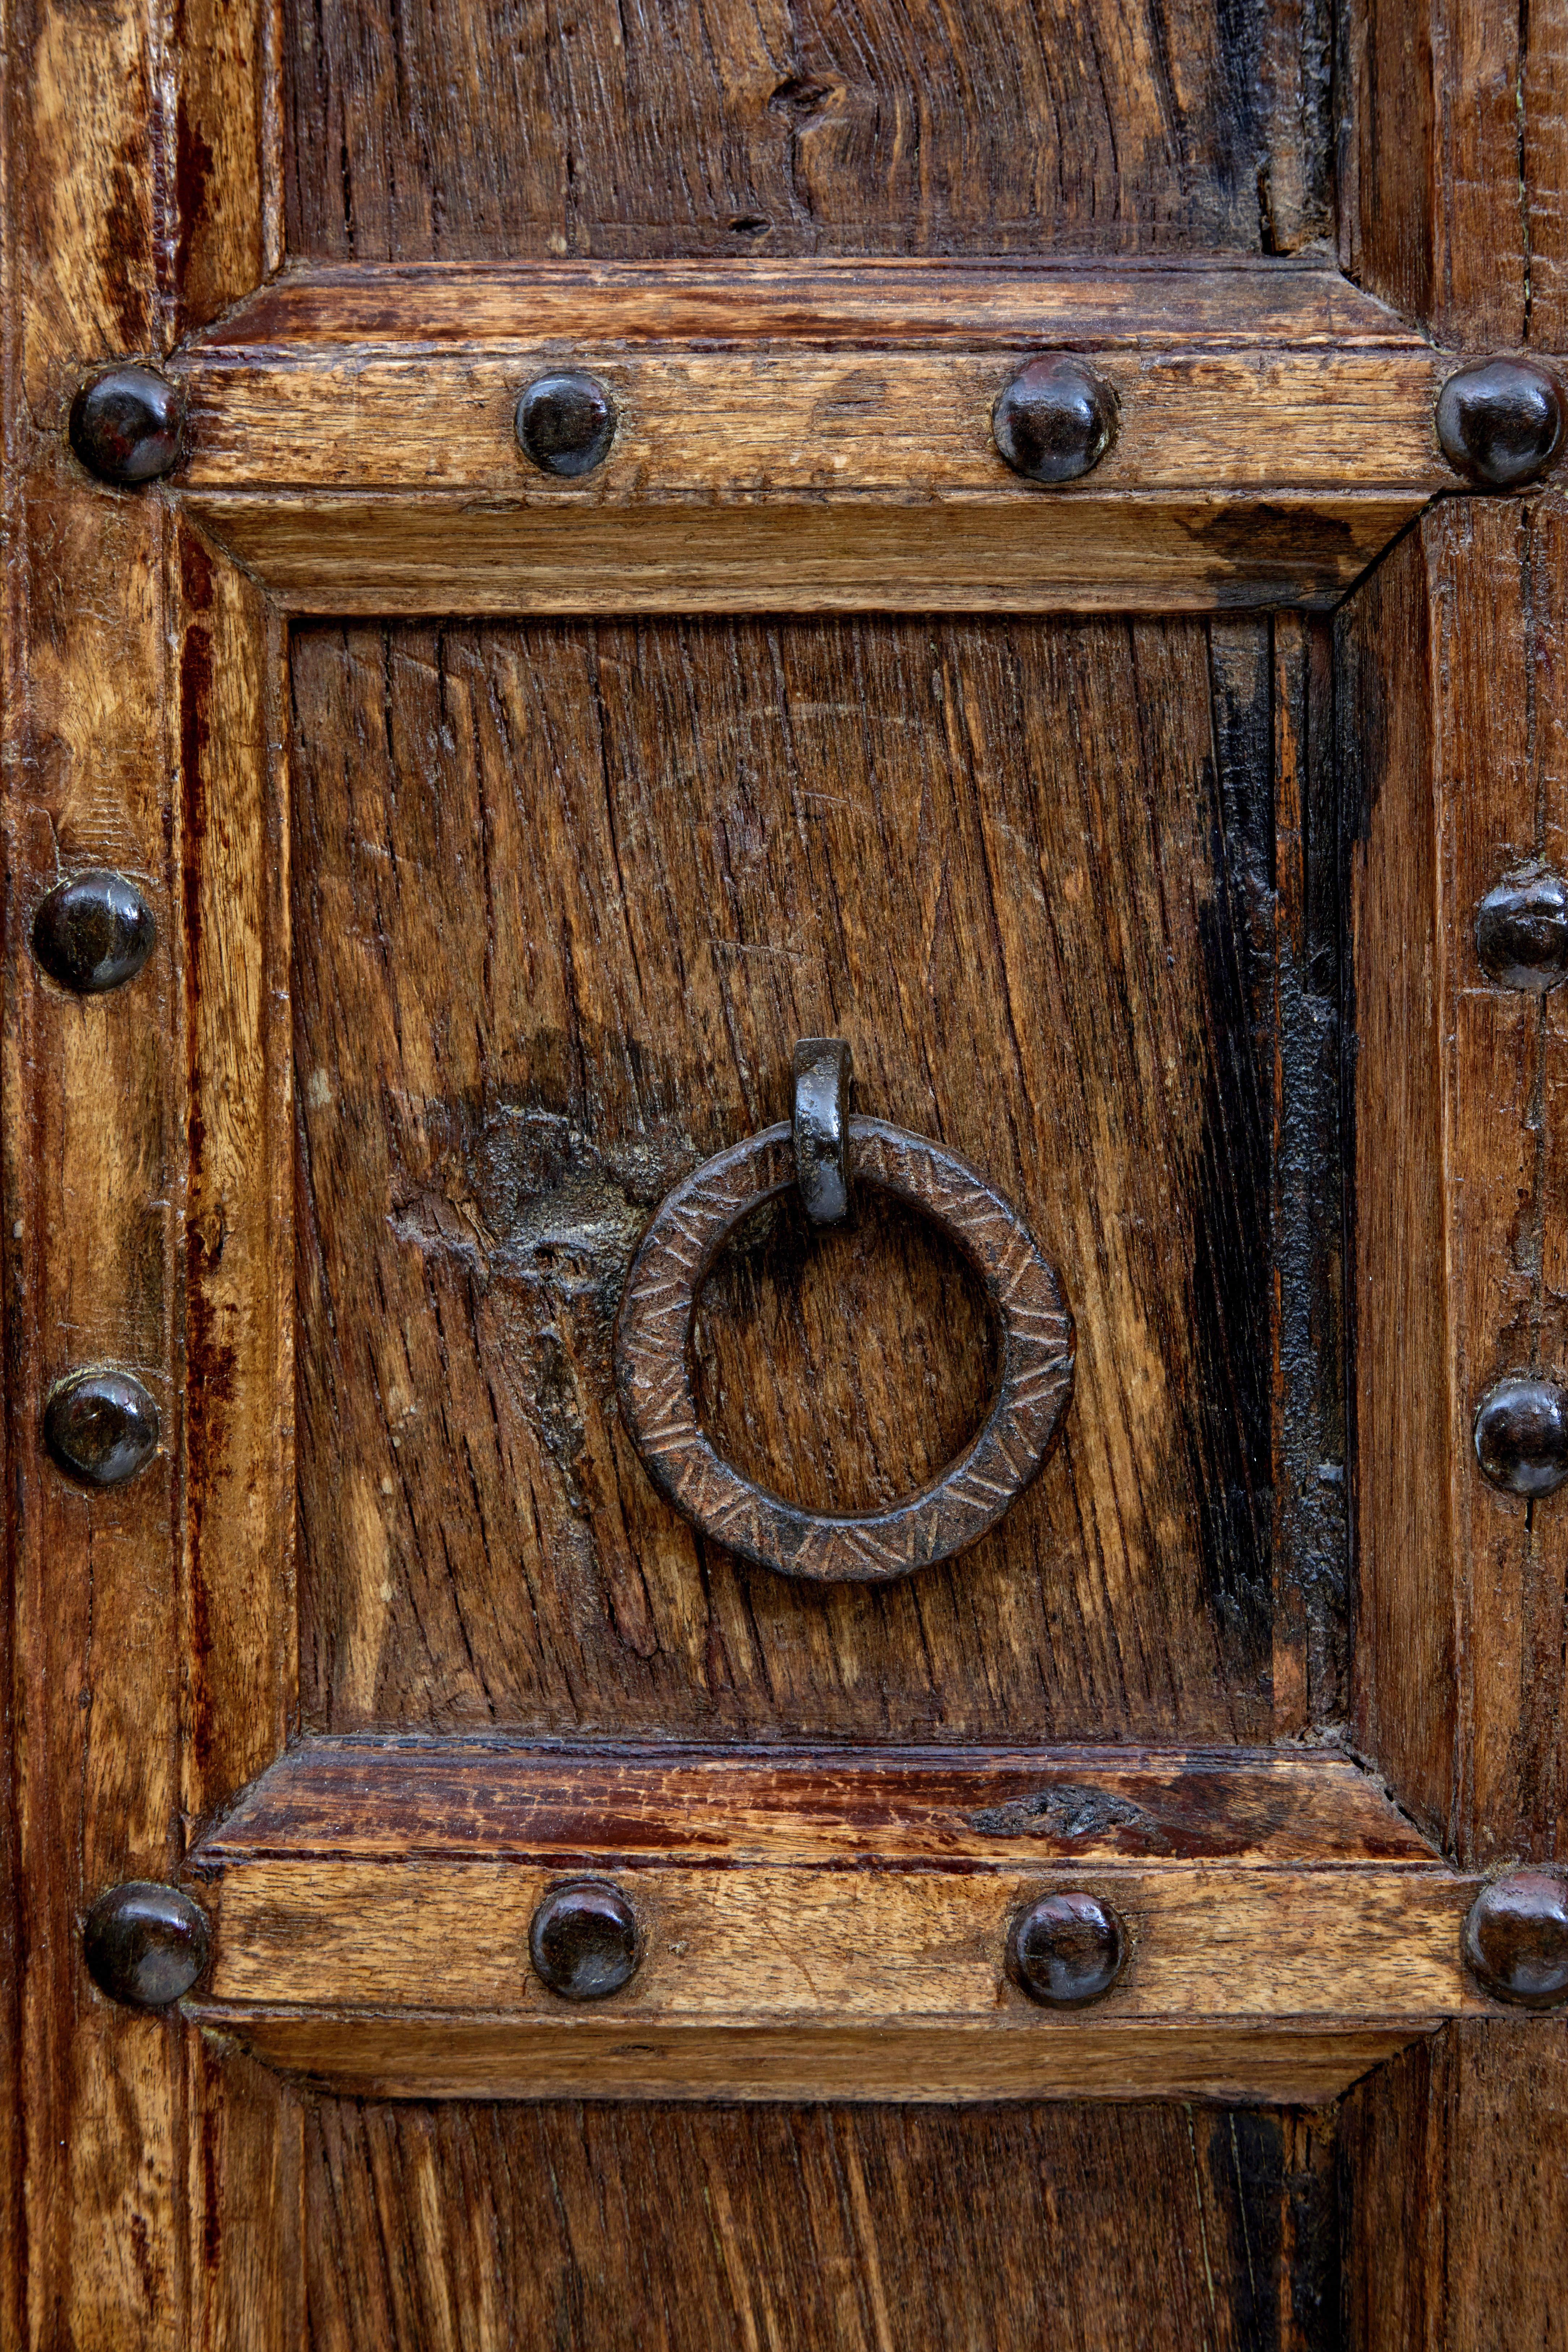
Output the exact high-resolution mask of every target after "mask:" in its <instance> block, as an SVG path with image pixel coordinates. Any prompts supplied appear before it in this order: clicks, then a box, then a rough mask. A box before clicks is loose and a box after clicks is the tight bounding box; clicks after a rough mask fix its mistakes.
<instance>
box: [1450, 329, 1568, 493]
mask: <svg viewBox="0 0 1568 2352" xmlns="http://www.w3.org/2000/svg"><path fill="white" fill-rule="evenodd" d="M1565 425H1568V412H1565V411H1564V407H1563V387H1562V385H1561V384H1560V383H1558V381H1557V378H1556V377H1555V376H1554V375H1553V374H1552V371H1551V370H1550V369H1549V368H1543V367H1542V366H1541V365H1540V363H1539V362H1537V361H1535V360H1481V361H1479V362H1477V364H1476V365H1475V366H1474V367H1468V368H1461V369H1460V370H1459V372H1458V375H1451V376H1450V377H1449V378H1448V381H1447V383H1446V384H1445V385H1444V386H1443V389H1442V391H1441V392H1440V393H1439V394H1437V439H1438V441H1439V443H1440V444H1441V446H1442V450H1443V455H1444V457H1447V460H1448V463H1449V465H1450V466H1452V467H1454V469H1455V471H1456V472H1457V473H1460V474H1464V475H1467V476H1468V478H1469V479H1470V480H1471V481H1472V482H1485V483H1488V484H1489V486H1490V487H1491V488H1493V489H1499V490H1506V489H1510V488H1513V487H1514V485H1515V484H1516V483H1519V482H1533V481H1534V480H1535V479H1536V478H1537V477H1538V476H1539V475H1542V474H1544V473H1545V471H1546V470H1547V467H1549V466H1552V465H1553V464H1554V463H1555V462H1556V459H1557V457H1558V455H1559V453H1560V452H1561V450H1562V447H1563V430H1564V426H1565Z"/></svg>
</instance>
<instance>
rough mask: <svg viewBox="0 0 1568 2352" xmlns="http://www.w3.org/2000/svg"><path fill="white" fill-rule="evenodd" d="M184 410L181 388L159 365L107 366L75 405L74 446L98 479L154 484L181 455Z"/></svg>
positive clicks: (83, 389) (72, 418) (71, 428)
mask: <svg viewBox="0 0 1568 2352" xmlns="http://www.w3.org/2000/svg"><path fill="white" fill-rule="evenodd" d="M183 415H184V402H183V400H182V398H181V395H180V389H179V386H178V385H177V384H173V383H170V382H169V379H168V377H167V376H163V375H159V374H158V373H157V372H156V370H155V369H153V368H145V367H117V368H107V369H106V370H105V371H104V373H102V374H101V375H95V376H93V377H91V378H90V379H89V382H88V383H84V384H83V385H82V387H81V389H80V391H79V393H78V394H77V396H76V398H75V400H73V401H72V403H71V413H70V425H69V432H70V445H71V447H72V448H73V449H74V450H75V451H76V454H77V456H78V457H79V458H80V459H81V462H82V464H83V465H84V466H85V467H87V469H88V471H89V473H90V474H96V475H97V476H98V478H99V479H100V481H104V482H115V483H118V484H121V486H129V485H131V484H133V483H136V482H150V481H152V480H153V478H154V477H155V476H157V475H159V474H166V473H167V472H168V471H169V468H170V467H172V466H173V465H174V462H175V460H176V459H177V457H179V454H180V423H181V419H182V416H183Z"/></svg>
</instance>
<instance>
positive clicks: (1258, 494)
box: [171, 261, 1455, 614]
mask: <svg viewBox="0 0 1568 2352" xmlns="http://www.w3.org/2000/svg"><path fill="white" fill-rule="evenodd" d="M1040 351H1071V352H1079V353H1082V354H1092V355H1093V358H1094V363H1095V366H1096V368H1097V369H1098V370H1099V371H1100V373H1101V374H1103V375H1104V376H1105V377H1106V378H1107V379H1108V380H1109V382H1110V383H1111V385H1112V386H1113V387H1114V391H1115V394H1116V398H1117V402H1118V404H1119V407H1120V413H1121V424H1120V431H1119V433H1118V436H1117V438H1116V440H1115V442H1114V444H1113V446H1111V448H1110V451H1109V452H1108V454H1107V455H1106V456H1105V457H1103V459H1102V460H1101V461H1100V464H1099V466H1098V467H1096V468H1095V470H1094V471H1093V472H1092V473H1091V474H1089V475H1088V476H1086V477H1085V478H1083V479H1082V480H1080V481H1079V482H1077V483H1073V484H1070V485H1067V486H1064V487H1060V488H1042V487H1040V486H1039V485H1037V484H1035V483H1031V482H1028V481H1026V480H1024V479H1021V478H1019V477H1018V476H1017V475H1016V474H1015V473H1013V472H1012V471H1010V470H1009V468H1008V467H1007V466H1006V465H1005V462H1004V461H1003V459H1002V457H1000V456H999V454H998V452H997V449H996V447H995V445H994V440H993V437H992V431H991V412H992V406H993V404H994V400H995V398H996V395H997V394H998V393H999V392H1000V391H1001V390H1002V388H1003V387H1004V385H1005V384H1006V383H1007V382H1008V381H1009V379H1010V377H1011V376H1012V374H1013V373H1015V371H1016V368H1017V367H1018V366H1019V364H1020V363H1021V362H1022V360H1023V359H1024V358H1025V357H1026V356H1027V355H1028V354H1029V353H1031V352H1040ZM567 362H570V363H571V364H572V365H574V366H577V367H582V368H586V369H588V370H590V371H592V372H593V373H595V374H596V375H598V376H599V377H600V378H601V379H602V381H603V382H604V383H605V384H606V385H607V386H608V387H609V389H610V392H611V394H612V395H613V398H614V400H615V403H616V408H617V411H618V415H619V422H618V425H617V429H616V438H615V442H614V446H613V447H612V448H611V451H610V454H609V456H608V457H607V459H606V460H605V463H604V464H603V466H602V467H598V468H597V469H596V470H595V471H594V472H593V473H592V474H589V475H586V476H584V477H581V478H577V479H575V480H574V481H571V482H563V481H556V480H552V479H551V478H549V477H547V476H544V475H542V474H541V473H540V472H539V471H538V470H537V469H536V468H535V467H533V466H532V465H531V463H530V461H529V460H528V458H527V457H524V456H523V454H522V452H521V449H520V448H519V446H518V443H517V439H516V436H515V435H514V433H513V429H512V414H513V410H514V407H515V405H516V403H517V400H518V397H519V394H521V392H522V390H523V389H524V387H525V386H526V385H527V384H528V383H530V382H531V379H532V378H533V377H534V376H536V375H537V374H539V373H542V372H544V371H547V370H550V369H558V368H560V367H561V366H562V365H563V364H564V363H567ZM1452 364H1453V362H1451V361H1450V360H1448V359H1447V357H1446V356H1445V355H1444V354H1443V353H1441V352H1436V351H1434V350H1433V349H1432V347H1431V346H1430V344H1428V343H1427V342H1426V341H1423V340H1422V339H1421V338H1420V337H1419V336H1418V335H1415V334H1414V333H1412V332H1411V331H1410V330H1408V329H1407V328H1405V326H1403V325H1402V324H1401V323H1400V322H1399V321H1398V320H1395V319H1394V317H1393V316H1392V315H1391V314H1390V313H1389V312H1388V311H1386V310H1384V308H1383V307H1382V306H1381V305H1380V304H1379V303H1377V302H1375V301H1373V300H1372V299H1369V298H1368V297H1367V296H1365V295H1363V294H1362V293H1360V292H1358V291H1357V289H1355V288H1354V287H1352V286H1351V285H1349V284H1348V283H1347V282H1346V281H1345V280H1344V279H1343V278H1339V277H1338V276H1336V275H1334V274H1333V273H1332V272H1331V271H1327V270H1324V269H1321V268H1303V267H1301V266H1299V265H1296V264H1290V263H1284V264H1268V263H1264V264H1258V263H1252V264H1246V265H1226V264H1220V265H1206V266H1204V267H1199V268H1194V267H1193V266H1191V265H1188V266H1185V267H1181V266H1173V265H1171V266H1167V265H1158V266H1143V267H1136V266H1134V267H1121V268H1107V269H1100V268H1076V269H1075V268H1061V267H1059V266H1055V267H1053V266H1048V265H1040V266H1036V267H1022V268H1019V267H1009V268H1000V267H996V266H994V265H989V264H964V263H949V262H924V261H913V262H883V263H878V264H875V265H861V264H849V263H837V264H835V263H831V262H828V263H822V264H816V265H813V266H811V267H810V268H802V267H791V266H776V267H768V266H765V265H764V266H761V267H759V266H756V265H749V264H748V265H732V266H731V267H730V268H724V267H722V266H720V265H711V266H709V267H706V268H704V267H700V266H698V265H692V264H685V263H664V264H658V265H643V266H632V265H626V266H623V267H615V266H610V265H601V266H590V265H583V264H575V265H574V264H566V263H562V264H558V265H552V266H550V267H530V268H519V269H513V270H499V269H474V268H417V269H408V268H363V269H352V270H345V269H329V270H316V271H309V272H300V273H295V274H290V275H287V276H285V277H283V278H280V279H279V280H278V281H277V282H275V283H274V284H273V285H271V286H270V287H268V288H267V289H264V290H263V291H262V292H261V293H259V294H258V295H257V296H255V297H253V298H252V299H250V300H249V301H248V302H247V303H245V304H243V305H241V306H240V307H239V308H238V309H237V310H236V311H234V312H233V313H232V314H231V315H230V316H229V317H228V319H227V320H225V321H224V322H223V323H222V325H221V326H220V327H218V328H217V329H215V330H214V331H211V332H210V333H208V334H207V335H205V336H204V337H203V338H201V339H200V340H199V341H196V342H195V343H193V344H192V345H190V346H189V347H188V348H187V349H186V350H185V351H184V353H183V354H182V355H181V356H180V357H179V358H178V359H177V360H176V361H175V362H174V373H177V374H178V375H179V376H180V377H181V379H182V381H183V383H184V391H185V394H186V399H187V403H188V415H187V422H186V427H185V436H184V447H185V455H184V461H183V463H182V464H181V466H180V467H179V468H178V469H177V471H176V472H175V473H174V475H173V476H172V477H171V480H172V482H173V484H174V487H175V488H176V489H177V490H178V491H179V492H180V493H181V494H182V495H183V497H184V499H185V501H186V503H187V505H188V508H189V510H190V511H191V512H192V514H193V515H194V516H195V518H196V519H197V520H199V522H200V523H201V525H202V527H203V528H204V529H205V530H207V531H208V532H209V533H210V534H211V535H212V536H213V537H214V538H215V539H216V541H219V542H220V543H221V544H222V545H223V546H224V547H225V548H226V550H228V551H230V552H232V553H233V554H234V555H236V556H237V558H238V559H240V560H241V561H242V562H244V563H245V564H246V565H247V566H248V567H249V568H250V569H251V570H252V571H253V572H256V573H257V574H258V576H259V577H260V578H261V579H262V580H263V581H264V582H265V583H267V584H268V586H269V587H270V588H271V589H272V590H273V591H274V592H275V593H276V594H277V595H278V596H279V599H280V600H281V601H282V603H283V604H285V605H286V606H287V607H288V608H289V609H290V610H293V611H297V612H301V613H331V614H384V613H400V614H411V613H431V612H444V611H452V610H467V611H471V612H508V613H542V612H562V613H566V612H579V613H591V612H609V611H624V610H626V608H627V607H628V606H629V605H636V606H637V607H638V608H639V609H641V610H645V611H649V610H651V611H671V612H696V611H704V610H720V611H731V612H732V611H758V610H767V609H770V608H773V607H777V606H781V605H785V606H789V607H791V608H793V609H795V610H811V609H824V610H827V609H884V610H889V609H896V610H927V609H931V610H964V611H975V610H1000V611H1005V610H1017V611H1027V610H1041V609H1047V608H1066V609H1095V608H1102V607H1132V608H1137V607H1141V606H1142V607H1147V608H1152V609H1158V610H1161V611H1170V610H1172V609H1191V608H1201V607H1212V606H1215V605H1248V604H1277V603H1280V602H1289V603H1300V604H1322V603H1326V602H1331V601H1333V600H1334V599H1335V598H1337V597H1338V596H1340V595H1341V594H1342V593H1344V591H1345V590H1346V589H1347V588H1348V587H1349V586H1350V585H1351V584H1352V582H1353V581H1354V580H1355V579H1356V578H1357V576H1358V575H1359V574H1360V573H1361V572H1363V570H1364V569H1365V568H1366V567H1367V565H1368V564H1369V563H1371V562H1373V560H1374V559H1375V558H1376V556H1377V555H1378V554H1379V553H1380V552H1381V551H1382V550H1383V549H1384V547H1385V546H1386V545H1387V544H1388V542H1389V541H1390V540H1391V539H1392V538H1393V537H1394V535H1395V534H1396V533H1397V531H1398V530H1400V529H1401V528H1402V526H1403V525H1404V524H1405V522H1407V521H1408V520H1410V518H1411V517H1412V516H1413V515H1414V514H1415V513H1416V512H1417V511H1418V510H1419V509H1420V508H1421V507H1422V506H1423V505H1424V504H1425V503H1426V501H1427V500H1428V499H1430V498H1432V497H1433V496H1434V495H1435V494H1436V493H1437V492H1440V491H1441V490H1443V489H1445V488H1453V487H1455V477H1454V475H1453V474H1452V472H1451V470H1450V468H1449V467H1448V466H1447V462H1446V461H1445V459H1444V458H1443V457H1442V455H1441V453H1440V451H1439V449H1438V446H1437V443H1436V436H1435V433H1434V428H1433V421H1432V413H1433V404H1434V400H1435V398H1436V392H1437V389H1438V387H1439V385H1440V383H1441V382H1442V380H1443V377H1444V376H1445V374H1446V373H1447V372H1448V371H1449V369H1450V368H1451V366H1452Z"/></svg>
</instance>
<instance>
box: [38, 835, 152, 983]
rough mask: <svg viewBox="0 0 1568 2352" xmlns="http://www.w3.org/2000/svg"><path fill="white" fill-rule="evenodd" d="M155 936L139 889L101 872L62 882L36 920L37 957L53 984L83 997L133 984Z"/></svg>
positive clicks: (96, 870) (118, 876)
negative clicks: (127, 983) (132, 981)
mask: <svg viewBox="0 0 1568 2352" xmlns="http://www.w3.org/2000/svg"><path fill="white" fill-rule="evenodd" d="M156 936H157V929H156V926H155V925H154V923H153V910H152V908H150V907H149V906H148V904H147V901H146V899H145V898H143V897H142V893H141V891H140V890H139V889H138V888H137V887H136V885H135V883H134V882H128V881H127V880H126V878H125V877H124V875H123V874H110V873H107V872H105V871H104V870H103V869H102V868H101V867H98V866H95V867H93V868H92V869H91V871H90V872H89V873H86V874H75V875H73V876H72V877H71V878H70V880H69V881H68V882H57V883H56V885H55V887H54V888H53V889H52V890H51V891H50V892H49V894H48V896H47V898H44V899H42V900H41V901H40V903H39V906H38V910H37V914H36V915H35V916H34V917H33V953H34V954H35V955H36V956H37V960H38V961H39V963H41V964H42V966H43V968H44V970H45V971H47V973H48V975H49V978H50V979H51V980H52V981H56V982H58V984H59V986H60V987H61V988H68V989H71V990H72V991H73V992H75V993H76V994H77V995H78V996H101V995H102V994H103V993H104V992H105V991H106V990H107V989H110V988H123V987H124V985H125V982H127V981H128V980H134V979H135V977H136V975H137V973H138V972H139V971H141V969H142V965H143V964H144V963H145V962H146V961H147V959H148V957H149V956H150V955H151V954H152V952H153V940H154V939H155V938H156Z"/></svg>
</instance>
